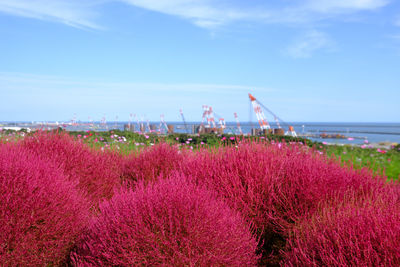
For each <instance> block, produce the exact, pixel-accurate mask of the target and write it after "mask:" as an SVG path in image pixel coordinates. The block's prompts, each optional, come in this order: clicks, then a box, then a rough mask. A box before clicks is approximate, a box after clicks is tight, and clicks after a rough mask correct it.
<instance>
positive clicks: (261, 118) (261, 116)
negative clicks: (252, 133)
mask: <svg viewBox="0 0 400 267" xmlns="http://www.w3.org/2000/svg"><path fill="white" fill-rule="evenodd" d="M249 98H250V101H251V104H252V105H253V109H254V113H256V117H257V120H258V124H259V125H260V129H261V130H265V129H271V126H270V125H269V123H268V121H267V118H266V117H265V115H264V112H263V111H262V109H261V107H260V105H259V104H258V101H257V99H256V98H255V97H254V96H252V95H251V94H249Z"/></svg>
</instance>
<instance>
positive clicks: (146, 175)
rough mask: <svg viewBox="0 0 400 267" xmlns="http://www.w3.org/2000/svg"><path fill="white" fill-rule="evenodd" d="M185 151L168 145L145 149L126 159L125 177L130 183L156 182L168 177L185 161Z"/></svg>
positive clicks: (163, 144) (160, 144) (157, 145)
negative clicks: (158, 179) (161, 177)
mask: <svg viewBox="0 0 400 267" xmlns="http://www.w3.org/2000/svg"><path fill="white" fill-rule="evenodd" d="M182 153H185V151H180V150H179V149H178V148H176V147H174V146H172V145H169V144H167V143H159V144H156V145H154V146H151V147H150V148H145V149H143V150H141V151H139V153H136V154H130V155H128V156H127V157H126V159H125V163H124V169H123V177H124V178H125V179H127V180H128V181H133V182H137V181H142V180H146V181H154V180H155V179H157V178H158V177H159V176H160V175H161V176H164V177H165V176H168V175H169V174H170V173H171V172H173V171H174V170H175V169H176V168H177V166H178V165H179V164H181V163H182V161H184V155H183V154H182ZM186 153H187V152H186Z"/></svg>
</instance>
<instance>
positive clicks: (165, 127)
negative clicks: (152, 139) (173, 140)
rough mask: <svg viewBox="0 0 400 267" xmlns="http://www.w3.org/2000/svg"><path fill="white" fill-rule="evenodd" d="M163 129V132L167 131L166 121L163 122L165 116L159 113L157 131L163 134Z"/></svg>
mask: <svg viewBox="0 0 400 267" xmlns="http://www.w3.org/2000/svg"><path fill="white" fill-rule="evenodd" d="M163 127H164V128H163ZM164 129H165V133H168V126H167V123H166V122H165V117H164V114H161V115H160V126H159V133H160V134H163V132H164Z"/></svg>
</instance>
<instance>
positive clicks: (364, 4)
mask: <svg viewBox="0 0 400 267" xmlns="http://www.w3.org/2000/svg"><path fill="white" fill-rule="evenodd" d="M389 2H390V1H388V0H309V1H307V2H306V4H305V5H304V8H306V9H308V10H310V11H314V12H320V13H348V12H354V11H360V10H374V9H378V8H381V7H384V6H386V5H387V4H389Z"/></svg>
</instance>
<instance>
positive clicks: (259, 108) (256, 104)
mask: <svg viewBox="0 0 400 267" xmlns="http://www.w3.org/2000/svg"><path fill="white" fill-rule="evenodd" d="M249 98H250V102H251V104H252V106H253V109H254V112H255V113H256V116H257V120H258V123H259V125H260V129H261V130H269V129H270V128H271V127H270V125H269V123H268V121H267V119H266V117H265V115H264V112H263V110H265V111H267V112H268V113H269V114H271V115H272V116H273V117H274V119H275V121H276V124H277V126H278V129H281V128H282V127H281V123H282V124H284V125H286V126H288V131H287V132H286V133H285V135H290V136H297V134H296V132H295V130H294V128H293V126H290V125H288V124H287V123H286V122H285V121H283V120H282V119H281V118H279V117H278V116H277V115H276V114H275V113H274V112H272V111H271V110H270V109H269V108H267V107H266V106H264V105H263V104H262V103H261V102H260V101H258V100H257V99H256V98H255V97H254V96H253V95H252V94H250V93H249ZM280 122H281V123H280Z"/></svg>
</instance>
